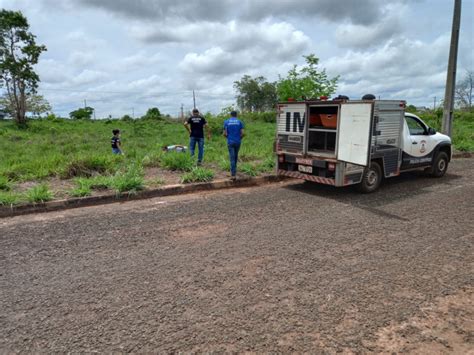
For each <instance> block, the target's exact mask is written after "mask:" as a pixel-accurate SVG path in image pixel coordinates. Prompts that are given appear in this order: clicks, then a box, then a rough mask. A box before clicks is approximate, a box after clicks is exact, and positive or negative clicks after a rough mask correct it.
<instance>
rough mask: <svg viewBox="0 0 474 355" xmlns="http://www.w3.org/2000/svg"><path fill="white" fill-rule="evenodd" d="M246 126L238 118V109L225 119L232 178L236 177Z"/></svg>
mask: <svg viewBox="0 0 474 355" xmlns="http://www.w3.org/2000/svg"><path fill="white" fill-rule="evenodd" d="M244 128H245V126H244V123H243V122H242V121H240V120H239V119H238V118H237V112H236V111H232V112H231V113H230V118H229V119H227V120H225V121H224V136H225V137H226V138H227V148H229V159H230V175H231V180H235V179H236V175H237V160H238V159H239V149H240V143H241V142H242V138H243V137H244Z"/></svg>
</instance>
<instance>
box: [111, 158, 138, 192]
mask: <svg viewBox="0 0 474 355" xmlns="http://www.w3.org/2000/svg"><path fill="white" fill-rule="evenodd" d="M143 177H144V172H143V169H142V168H141V167H139V166H137V165H130V166H128V167H127V169H126V170H125V171H119V172H117V173H116V174H115V175H114V176H113V177H112V178H111V183H110V187H112V188H113V189H115V191H116V192H117V193H122V192H126V191H128V192H136V191H138V190H142V189H143V187H144V178H143Z"/></svg>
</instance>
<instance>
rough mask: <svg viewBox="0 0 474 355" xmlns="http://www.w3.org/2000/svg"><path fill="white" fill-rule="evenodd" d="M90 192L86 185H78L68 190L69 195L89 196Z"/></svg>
mask: <svg viewBox="0 0 474 355" xmlns="http://www.w3.org/2000/svg"><path fill="white" fill-rule="evenodd" d="M91 193H92V191H91V189H90V188H89V187H88V186H78V187H75V188H74V189H72V190H71V191H70V192H69V195H71V196H73V197H84V196H90V195H91Z"/></svg>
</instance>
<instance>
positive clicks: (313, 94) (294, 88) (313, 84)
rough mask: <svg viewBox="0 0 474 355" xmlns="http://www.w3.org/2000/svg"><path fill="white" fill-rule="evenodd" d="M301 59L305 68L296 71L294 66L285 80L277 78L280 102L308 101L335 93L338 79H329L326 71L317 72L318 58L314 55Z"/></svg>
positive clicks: (296, 68)
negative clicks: (291, 99)
mask: <svg viewBox="0 0 474 355" xmlns="http://www.w3.org/2000/svg"><path fill="white" fill-rule="evenodd" d="M303 58H305V60H306V64H307V65H306V66H304V67H302V68H301V69H298V67H297V65H296V64H295V65H294V66H293V69H291V70H290V71H289V72H288V75H287V76H286V77H285V78H282V77H281V76H280V77H279V80H278V82H277V92H278V99H279V100H280V101H287V100H288V99H289V98H293V99H304V98H308V99H310V98H317V97H320V96H330V95H331V94H333V93H334V92H335V91H336V88H337V81H338V80H339V77H335V78H332V79H329V78H328V76H327V74H326V69H322V70H318V63H319V58H317V57H316V56H315V55H314V54H309V55H306V56H303Z"/></svg>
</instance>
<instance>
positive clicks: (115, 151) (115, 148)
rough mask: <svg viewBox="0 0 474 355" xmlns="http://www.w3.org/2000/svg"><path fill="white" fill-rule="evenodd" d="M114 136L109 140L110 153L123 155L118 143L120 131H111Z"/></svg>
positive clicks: (120, 144)
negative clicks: (110, 145)
mask: <svg viewBox="0 0 474 355" xmlns="http://www.w3.org/2000/svg"><path fill="white" fill-rule="evenodd" d="M112 133H113V134H114V136H113V137H112V139H111V144H112V153H113V154H123V152H122V142H120V130H119V129H114V130H113V131H112Z"/></svg>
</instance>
